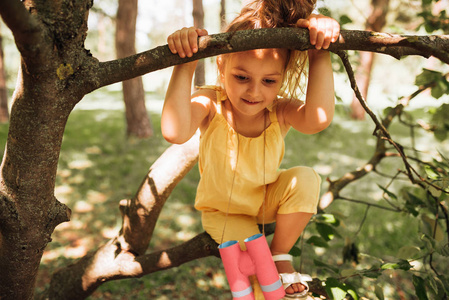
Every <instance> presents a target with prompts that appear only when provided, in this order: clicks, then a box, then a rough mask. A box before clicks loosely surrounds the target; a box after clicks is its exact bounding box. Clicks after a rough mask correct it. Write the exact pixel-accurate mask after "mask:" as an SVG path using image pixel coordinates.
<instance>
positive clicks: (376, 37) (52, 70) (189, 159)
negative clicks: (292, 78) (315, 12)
mask: <svg viewBox="0 0 449 300" xmlns="http://www.w3.org/2000/svg"><path fill="white" fill-rule="evenodd" d="M91 5H92V1H91V0H71V1H68V0H57V1H51V2H49V1H44V0H26V1H24V2H22V1H19V0H9V1H0V14H1V16H2V18H3V20H4V22H5V23H6V25H7V26H8V27H9V28H10V29H11V31H12V33H13V36H14V39H15V43H16V45H17V48H18V50H19V52H20V54H21V68H20V70H19V76H18V82H17V85H16V87H17V88H16V90H15V93H14V96H13V103H14V104H13V106H12V109H11V117H10V127H9V133H8V138H7V144H6V149H5V153H4V156H3V162H2V165H1V167H0V270H1V272H0V298H1V299H32V298H33V288H34V283H35V277H36V274H37V270H38V267H39V263H40V260H41V257H42V253H43V249H44V248H45V247H46V245H47V244H48V242H49V241H50V240H51V238H50V236H51V234H52V232H53V230H54V228H55V227H56V225H58V224H60V223H62V222H65V221H68V220H69V218H70V209H69V208H68V207H66V206H65V205H64V204H61V203H60V202H59V201H58V200H57V199H56V198H55V197H54V187H55V177H56V170H57V163H58V158H59V152H60V150H61V142H62V136H63V132H64V128H65V125H66V121H67V118H68V116H69V115H70V113H71V111H72V109H73V107H74V106H75V105H76V104H77V103H78V102H79V101H80V100H81V99H82V98H83V96H84V95H85V94H87V93H89V92H92V91H94V90H96V89H98V88H100V87H103V86H106V85H109V84H112V83H116V82H120V81H124V80H128V79H131V78H134V77H137V76H141V75H143V74H146V73H148V72H152V71H155V70H159V69H162V68H166V67H169V66H172V65H174V64H180V63H183V62H186V61H189V60H193V59H199V58H205V57H209V56H215V55H218V54H223V53H229V52H236V51H244V50H249V49H257V48H275V47H276V48H278V47H285V48H291V49H298V50H306V49H309V48H310V47H311V45H310V44H309V36H308V33H307V30H305V29H293V28H278V29H260V30H254V31H242V32H237V33H228V34H219V35H213V36H209V37H203V38H201V39H200V45H201V49H200V51H199V53H197V54H195V55H194V56H193V57H192V58H190V59H180V58H179V57H178V56H177V55H173V54H171V53H170V51H169V49H168V47H167V46H161V47H157V48H155V49H153V50H149V51H146V52H143V53H139V54H135V55H131V56H128V57H124V58H122V59H117V60H113V61H109V62H99V61H98V60H97V59H96V58H94V57H93V56H92V55H91V53H90V52H89V51H88V50H86V49H85V47H84V40H85V37H86V34H87V18H88V12H89V9H90V7H91ZM345 49H352V50H366V51H374V52H379V53H384V54H389V55H392V56H394V57H397V58H400V57H402V56H404V55H422V56H424V57H429V56H431V55H434V56H436V57H438V58H439V59H441V60H442V61H444V62H445V63H449V54H448V53H449V51H448V49H449V39H448V37H447V36H440V37H437V36H416V37H407V36H399V35H389V34H382V33H372V32H365V31H343V32H342V34H341V38H340V41H339V42H337V43H335V44H334V45H332V46H331V48H330V50H331V51H340V50H345ZM180 147H181V148H180V149H183V150H182V151H187V152H181V153H183V154H180V153H176V152H177V151H178V150H176V151H175V150H173V151H174V153H175V154H174V156H175V157H176V158H171V156H169V157H170V158H162V161H161V165H162V167H154V168H152V169H151V170H150V173H149V175H148V176H147V177H146V178H145V180H144V182H143V183H142V185H141V187H140V189H139V192H138V193H137V194H136V196H135V197H134V198H133V199H132V200H129V201H125V202H122V211H123V214H124V225H123V230H122V231H121V233H120V234H119V236H118V237H117V238H116V239H114V240H112V241H110V242H109V243H107V244H106V245H105V246H104V247H101V248H100V249H98V250H97V251H95V252H94V254H92V255H88V256H86V257H85V258H84V259H82V260H81V261H80V263H78V264H76V265H73V266H72V267H69V268H66V269H65V270H63V271H61V272H58V273H57V274H55V277H54V281H52V284H51V286H52V290H51V295H52V296H51V297H52V298H54V299H61V298H60V297H63V295H65V296H66V297H68V296H67V295H73V297H74V298H75V297H77V298H83V297H86V296H87V295H89V294H90V293H91V292H92V291H93V290H94V289H95V288H96V287H98V286H99V285H100V284H101V283H102V282H104V281H106V280H112V279H119V278H125V277H133V276H134V277H138V276H142V275H144V274H148V273H150V272H155V271H157V270H163V269H166V268H169V267H173V266H176V265H179V264H181V263H184V262H186V261H189V260H192V259H196V258H199V257H203V256H207V255H211V254H214V253H216V252H214V251H216V249H214V247H213V246H210V245H211V244H210V241H211V240H210V238H207V236H205V235H201V236H200V237H198V238H197V239H194V240H192V241H190V242H187V243H186V244H185V245H180V246H177V247H175V248H172V249H169V250H166V251H162V252H160V253H153V254H148V255H147V254H143V253H144V252H145V249H146V247H147V245H148V241H149V239H150V238H151V234H152V230H153V227H154V223H155V222H156V221H157V217H158V215H159V212H160V209H161V208H162V206H163V203H164V201H165V199H166V197H167V196H168V194H169V192H170V191H171V189H172V188H173V186H174V185H175V184H176V182H177V181H178V180H179V179H180V178H181V177H182V176H183V175H184V174H185V172H187V170H188V169H189V168H190V167H191V165H192V164H193V163H194V161H195V159H196V155H195V154H194V153H193V152H189V151H191V149H190V150H186V149H187V148H188V147H189V146H188V145H183V146H180ZM184 147H187V148H184ZM191 147H193V149H195V148H196V146H193V144H192V146H191ZM174 148H175V149H177V148H179V147H174ZM170 151H172V150H170ZM185 153H190V154H185ZM179 159H180V160H179ZM176 161H177V162H178V164H176V163H175V164H173V163H174V162H176ZM166 164H167V165H166ZM160 172H161V173H160ZM150 191H151V192H150ZM148 193H150V194H148ZM140 231H142V232H143V234H144V235H139V232H140ZM139 239H142V240H139ZM198 243H199V244H198ZM190 247H192V248H190ZM192 249H195V250H192ZM114 258H115V259H114ZM112 260H114V264H108V263H109V262H111V261H112ZM69 282H70V283H72V285H71V286H70V285H68V283H69ZM64 291H65V292H64Z"/></svg>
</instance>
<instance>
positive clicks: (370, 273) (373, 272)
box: [361, 267, 382, 278]
mask: <svg viewBox="0 0 449 300" xmlns="http://www.w3.org/2000/svg"><path fill="white" fill-rule="evenodd" d="M361 274H363V276H365V277H368V278H377V277H379V276H380V275H382V271H381V270H379V268H377V267H372V268H371V269H368V270H365V271H363V272H361Z"/></svg>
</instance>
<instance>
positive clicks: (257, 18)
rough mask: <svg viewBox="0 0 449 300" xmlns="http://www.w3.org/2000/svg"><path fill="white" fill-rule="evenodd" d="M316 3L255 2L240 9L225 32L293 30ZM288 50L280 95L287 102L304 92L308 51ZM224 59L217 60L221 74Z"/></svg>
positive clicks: (295, 0) (291, 0)
mask: <svg viewBox="0 0 449 300" xmlns="http://www.w3.org/2000/svg"><path fill="white" fill-rule="evenodd" d="M315 4H316V0H254V1H252V2H250V3H249V4H248V5H246V6H245V7H243V9H242V11H241V12H240V14H239V15H238V16H237V17H236V18H235V19H234V20H233V21H232V22H231V23H230V24H229V25H228V27H227V28H226V30H225V32H236V31H239V30H249V29H259V28H277V27H296V22H297V21H298V20H299V19H306V18H307V17H309V16H310V14H311V13H312V11H313V9H314V7H315ZM286 50H287V57H286V65H285V72H284V78H283V82H282V87H281V89H280V91H279V96H281V97H284V98H287V99H299V95H300V93H304V88H303V85H302V84H301V79H302V75H305V74H306V71H305V66H306V64H307V57H308V56H307V52H305V51H297V50H291V49H286ZM225 60H226V59H225V56H224V55H221V56H219V57H218V58H217V64H218V71H219V72H220V74H221V73H222V70H223V65H224V63H225Z"/></svg>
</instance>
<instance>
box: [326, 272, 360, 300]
mask: <svg viewBox="0 0 449 300" xmlns="http://www.w3.org/2000/svg"><path fill="white" fill-rule="evenodd" d="M325 284H326V286H325V289H326V292H327V293H328V295H329V296H330V297H331V299H333V300H343V299H348V298H349V297H348V294H349V295H350V296H351V297H352V299H355V300H358V299H359V297H358V295H357V293H356V292H355V289H354V288H353V287H352V286H350V285H349V284H345V283H343V282H340V281H338V279H336V278H333V277H329V278H327V279H326V283H325Z"/></svg>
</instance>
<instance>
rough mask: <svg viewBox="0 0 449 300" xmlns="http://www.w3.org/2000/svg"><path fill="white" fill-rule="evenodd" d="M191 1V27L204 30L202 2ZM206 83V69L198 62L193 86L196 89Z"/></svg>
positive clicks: (200, 61)
mask: <svg viewBox="0 0 449 300" xmlns="http://www.w3.org/2000/svg"><path fill="white" fill-rule="evenodd" d="M192 1H193V12H192V16H193V26H195V27H196V28H204V9H203V0H192ZM205 83H206V68H205V65H204V60H203V59H202V60H199V61H198V64H197V65H196V69H195V79H194V85H195V86H196V87H198V86H203V85H204V84H205Z"/></svg>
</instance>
